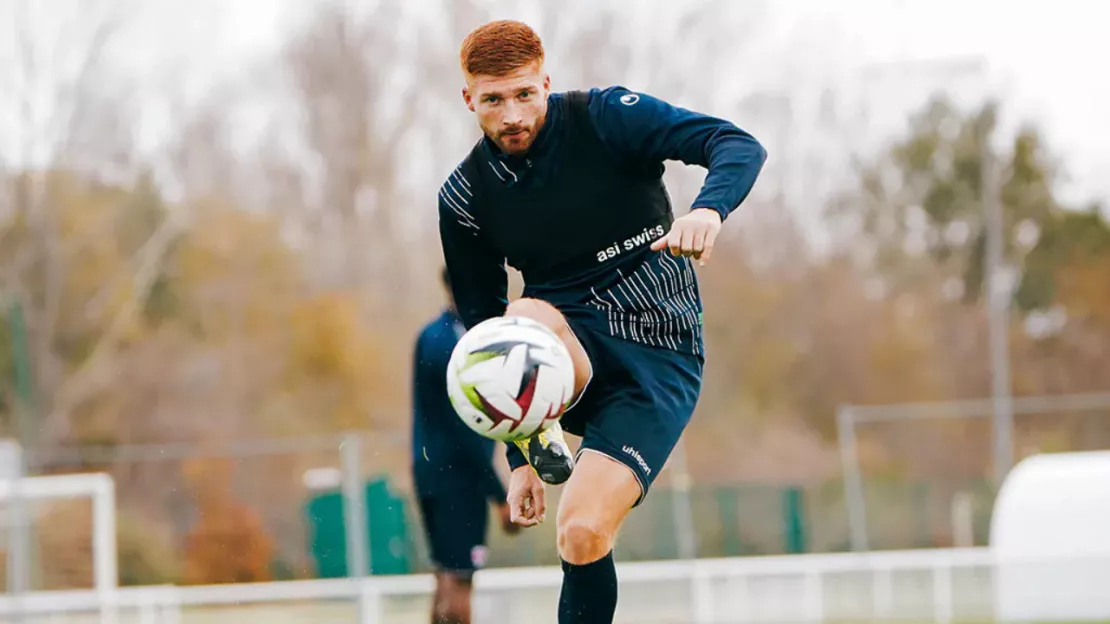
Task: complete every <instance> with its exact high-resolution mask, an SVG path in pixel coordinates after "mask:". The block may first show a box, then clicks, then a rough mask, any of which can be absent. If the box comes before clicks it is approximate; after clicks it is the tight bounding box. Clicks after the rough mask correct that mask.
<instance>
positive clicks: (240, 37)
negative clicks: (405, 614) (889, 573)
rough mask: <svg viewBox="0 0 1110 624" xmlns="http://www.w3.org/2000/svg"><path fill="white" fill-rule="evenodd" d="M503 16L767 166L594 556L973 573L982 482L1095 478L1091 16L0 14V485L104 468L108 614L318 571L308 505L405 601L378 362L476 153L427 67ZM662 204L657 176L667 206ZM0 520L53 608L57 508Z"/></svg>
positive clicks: (406, 349)
mask: <svg viewBox="0 0 1110 624" xmlns="http://www.w3.org/2000/svg"><path fill="white" fill-rule="evenodd" d="M504 17H512V18H519V19H524V20H526V21H528V22H529V23H531V24H532V25H533V26H534V27H536V28H537V30H538V31H539V32H540V34H541V36H542V37H543V38H544V41H545V45H546V48H547V58H548V69H549V71H550V73H551V75H552V79H553V88H555V89H556V90H565V89H573V88H588V87H591V86H608V85H611V84H621V85H624V86H626V87H629V88H632V89H635V90H641V91H645V92H648V93H651V94H653V95H656V96H659V97H662V98H664V99H667V100H669V101H671V102H672V103H675V104H678V105H681V106H684V107H687V108H692V109H696V110H699V111H703V112H707V113H711V114H714V115H717V116H721V117H725V118H727V119H730V120H732V121H734V122H735V123H737V125H739V126H741V127H742V128H744V129H745V130H748V131H750V132H751V133H752V134H754V135H755V136H756V137H757V138H758V139H759V140H760V141H761V142H762V143H763V144H764V145H765V146H766V147H767V149H768V151H769V154H770V158H769V161H768V163H767V165H766V167H765V169H764V172H763V175H762V177H761V178H760V180H759V182H758V183H757V186H756V189H755V191H754V192H753V194H752V196H751V197H750V199H749V200H748V201H747V202H746V203H745V204H744V205H743V206H742V208H741V209H740V210H738V211H737V212H736V213H735V215H734V216H733V217H731V218H730V219H729V221H728V222H727V223H726V225H725V228H724V230H723V232H722V235H721V236H722V240H723V241H724V244H721V245H718V248H717V250H716V252H715V254H714V262H713V264H712V265H711V266H708V267H705V268H703V269H700V270H699V278H700V280H701V283H702V290H703V293H704V299H705V304H706V313H705V322H706V333H705V336H706V341H707V344H708V365H707V369H706V375H707V379H706V386H705V390H704V393H703V395H702V400H701V403H700V405H699V408H698V411H697V413H696V415H695V417H694V420H693V422H692V424H691V425H690V428H689V429H688V431H687V433H686V435H685V438H684V444H683V446H682V447H681V448H680V449H679V452H677V453H676V455H675V457H673V458H672V461H671V463H670V464H669V465H668V467H667V469H666V470H665V471H664V474H663V476H662V477H661V479H660V482H659V485H657V486H656V488H655V489H654V490H653V492H652V496H651V497H650V498H649V499H648V502H647V503H645V505H644V507H643V508H642V509H641V510H639V511H638V512H637V513H636V514H634V518H633V519H632V520H631V521H630V523H629V525H628V527H627V529H626V531H625V533H624V534H623V535H622V537H621V540H620V543H619V546H618V556H619V557H620V558H621V559H622V560H623V561H638V560H665V559H679V558H692V557H699V558H708V557H731V556H748V555H776V554H802V553H833V552H843V551H849V550H852V549H855V550H868V549H881V550H900V549H925V548H947V547H954V546H959V547H977V546H985V545H986V544H987V541H988V532H989V524H990V519H991V508H992V504H993V501H994V496H995V494H996V492H997V486H998V482H999V478H1000V476H1001V475H1004V474H1005V471H1006V470H1008V468H1009V467H1010V466H1012V465H1013V463H1015V462H1017V461H1019V460H1020V459H1021V458H1023V457H1025V456H1028V455H1030V454H1034V453H1039V452H1054V451H1070V450H1091V449H1106V448H1108V447H1110V395H1102V394H1099V393H1101V392H1110V357H1108V356H1107V355H1106V354H1105V353H1104V352H1103V350H1102V349H1103V348H1104V347H1105V346H1106V345H1107V343H1108V340H1110V221H1108V217H1110V212H1108V208H1107V206H1110V175H1107V172H1108V171H1110V114H1107V111H1108V110H1110V81H1107V80H1106V79H1105V77H1104V75H1105V68H1104V67H1103V64H1104V63H1103V62H1104V60H1105V59H1106V58H1110V42H1108V40H1107V39H1106V37H1105V36H1104V33H1103V32H1102V30H1101V29H1102V28H1103V27H1102V24H1105V22H1106V19H1107V18H1108V17H1110V14H1108V9H1107V8H1106V7H1104V6H1102V5H1100V4H1098V3H1090V2H1084V1H1082V0H1058V1H1056V2H1053V3H1052V4H1051V6H1050V7H1049V6H1047V5H1045V4H1044V3H1034V2H1006V3H1003V2H1000V1H999V2H995V1H988V0H982V1H974V2H967V1H963V2H956V1H949V0H943V1H938V0H933V1H930V2H925V1H918V0H897V1H895V0H884V1H880V0H851V1H845V2H840V3H835V4H830V3H823V2H816V1H810V0H790V1H788V2H770V1H763V0H745V1H743V2H740V1H728V0H685V1H683V2H667V3H664V2H658V1H654V0H638V1H635V2H630V1H620V2H618V1H616V0H611V1H604V0H591V1H589V2H587V1H586V0H565V1H563V2H559V3H553V2H540V1H539V0H534V1H518V2H507V1H492V0H489V1H482V0H442V1H437V0H419V1H412V2H405V3H402V2H399V1H396V2H395V1H392V0H389V1H371V0H366V1H355V0H347V1H346V2H344V1H339V0H337V1H325V0H319V1H314V2H303V1H302V2H292V1H291V0H237V1H236V2H217V1H216V0H193V1H192V2H181V1H172V0H145V1H143V2H139V1H138V0H51V1H50V2H43V1H36V0H0V25H2V26H0V28H2V29H3V30H2V31H0V32H2V34H0V41H2V42H3V44H2V45H0V68H2V69H0V84H2V85H3V86H2V88H0V304H2V311H3V315H2V318H3V321H4V322H3V323H0V424H2V427H3V435H4V436H5V437H6V438H8V439H9V441H13V442H17V443H18V446H11V445H9V446H7V447H4V449H7V450H6V451H5V452H4V453H3V454H2V457H0V458H2V459H3V460H4V461H3V462H0V464H2V466H3V469H4V470H5V471H6V476H7V477H8V478H11V475H14V474H18V473H20V472H21V471H22V472H23V473H24V474H31V475H35V476H43V475H59V474H73V473H87V472H101V473H107V474H108V475H110V476H111V479H112V481H113V482H114V487H115V501H114V508H115V511H116V522H115V524H116V528H115V537H116V540H117V546H116V549H117V552H118V577H119V583H120V584H121V585H167V584H173V585H201V584H204V585H208V584H220V583H235V582H262V581H276V580H292V579H319V578H330V577H340V576H345V575H347V574H348V573H350V572H351V568H350V564H351V562H350V561H349V558H350V557H349V555H348V550H347V547H346V536H345V533H344V526H346V525H345V522H346V521H345V519H344V513H345V512H344V508H343V504H342V486H343V483H344V480H343V479H344V477H345V476H346V477H348V480H347V482H346V483H347V486H348V490H347V493H348V494H350V493H351V492H357V491H364V492H365V496H366V498H365V506H364V511H365V516H366V518H365V521H366V522H368V523H369V526H370V530H369V532H368V538H367V539H368V544H367V549H368V552H369V556H368V561H367V562H366V568H367V571H368V572H370V573H372V574H384V575H391V574H410V573H420V572H426V571H428V569H429V568H428V563H427V558H426V555H425V546H424V544H423V538H422V536H421V533H420V525H419V522H418V516H417V515H416V509H415V506H414V504H413V501H412V498H411V483H410V477H409V462H410V457H409V428H410V405H411V396H410V394H411V386H410V383H411V380H410V370H411V366H412V351H413V346H414V340H415V337H416V335H417V332H418V331H419V329H420V327H421V326H422V325H423V324H424V323H426V322H427V321H429V320H430V319H432V318H433V317H434V316H435V315H437V314H438V313H439V311H440V309H441V306H442V305H443V303H444V293H443V291H442V288H441V286H440V283H439V281H438V271H439V269H440V267H441V254H440V250H439V243H438V233H437V229H436V203H435V202H436V200H435V194H436V191H437V189H438V187H439V185H440V183H441V182H442V180H443V179H444V178H445V176H446V175H447V174H448V173H449V172H450V171H451V170H452V169H453V168H454V166H455V165H456V164H457V163H458V161H459V160H460V159H461V158H462V157H463V156H464V155H465V153H466V150H467V149H468V148H469V146H470V145H471V144H472V143H473V142H474V141H475V140H476V139H477V138H478V136H479V130H478V128H477V124H476V121H475V120H474V119H473V116H472V115H471V114H470V113H469V112H468V111H467V110H466V109H465V107H464V106H463V104H462V101H461V96H460V93H459V91H460V88H461V84H462V83H461V77H460V74H459V70H458V66H457V63H458V61H457V59H458V56H457V54H458V46H459V44H460V42H461V40H462V38H463V37H464V36H465V34H466V33H467V32H469V30H471V29H472V28H474V27H475V26H477V25H479V24H481V23H483V22H484V21H487V20H489V19H494V18H504ZM703 177H704V172H703V171H702V170H700V169H695V168H686V167H684V166H682V165H681V164H680V163H672V166H670V167H669V168H668V172H667V181H668V184H669V188H670V190H671V193H672V197H673V199H674V201H675V205H676V209H677V210H678V211H679V213H681V212H684V211H685V210H686V209H687V207H688V205H689V202H690V201H691V200H692V199H693V197H694V196H695V195H696V193H697V191H698V188H699V185H700V183H701V181H702V179H703ZM514 280H516V276H514ZM514 283H516V284H517V285H519V284H518V282H514ZM1011 397H1027V398H1028V397H1048V398H1037V399H1036V400H1034V401H1033V402H1026V403H1021V402H1020V401H1019V402H1018V403H1015V402H1014V401H1012V400H1011ZM1061 397H1063V398H1061ZM1067 397H1071V398H1067ZM1077 397H1078V398H1077ZM957 401H964V402H962V403H953V402H957ZM967 401H972V402H970V403H968V402H967ZM906 403H914V404H919V403H924V404H926V405H924V406H922V407H917V408H914V409H912V410H909V411H907V410H905V409H904V408H903V407H898V405H901V404H906ZM865 405H866V406H876V405H881V406H891V407H883V408H868V411H866V412H863V411H853V409H854V407H853V406H865ZM838 414H839V417H838ZM838 418H839V420H838ZM13 448H22V449H23V451H24V452H23V453H22V454H19V453H18V452H9V451H11V449H13ZM497 452H498V454H500V450H498V451H497ZM498 463H499V466H500V465H502V464H503V461H500V460H499V462H498ZM502 467H503V466H502ZM352 471H354V472H353V473H352ZM352 474H353V475H354V477H355V479H354V480H352V478H351V475H352ZM351 484H354V485H353V486H352V485H351ZM351 487H353V488H354V489H350V488H351ZM12 509H14V508H12V507H11V505H7V506H6V507H5V510H6V511H5V516H4V519H5V527H6V533H5V535H7V536H8V537H6V538H5V544H3V545H0V549H2V553H3V557H4V558H5V560H7V561H8V562H9V563H8V565H7V567H6V568H5V581H6V583H7V586H8V587H9V589H11V588H12V587H13V586H16V587H21V588H22V589H24V590H27V589H31V590H69V589H82V588H89V587H91V586H92V585H93V576H94V557H93V554H92V552H91V548H92V547H91V544H92V537H93V533H94V530H95V529H94V525H95V524H96V523H95V522H94V517H93V516H94V513H93V506H92V505H91V504H90V502H89V501H88V500H87V499H84V498H81V497H80V496H68V497H62V498H59V499H58V500H54V501H38V500H35V501H33V502H31V503H29V504H28V507H27V508H26V509H25V510H24V511H23V512H17V511H12ZM19 513H25V514H28V515H27V516H26V518H28V519H29V522H26V526H27V530H24V531H19V532H17V533H18V535H16V536H14V537H13V536H12V530H11V527H13V526H15V527H19V526H22V525H21V524H20V523H19V522H18V521H16V520H14V519H17V518H19V517H20V516H19ZM553 530H554V529H553V527H551V526H547V527H541V528H539V529H536V530H530V531H527V532H525V534H524V535H521V536H519V537H513V538H509V537H505V536H503V535H501V534H499V533H498V531H497V530H496V529H491V540H492V542H491V544H492V552H491V556H490V565H491V566H492V567H495V568H496V567H505V566H537V565H550V564H554V563H557V556H556V553H555V549H554V547H553V544H554V533H553ZM13 549H16V550H15V551H13ZM16 555H18V556H19V557H20V558H21V559H20V561H21V562H24V563H21V564H20V565H19V566H13V564H11V560H12V558H13V557H14V556H16ZM14 573H18V574H20V575H21V580H18V582H17V579H14V578H12V574H14ZM13 584H14V585H13ZM314 621H322V620H314ZM336 621H349V620H336ZM398 621H401V620H398Z"/></svg>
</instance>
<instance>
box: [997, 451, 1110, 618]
mask: <svg viewBox="0 0 1110 624" xmlns="http://www.w3.org/2000/svg"><path fill="white" fill-rule="evenodd" d="M990 541H991V549H992V550H993V552H994V555H995V557H996V560H997V563H998V567H997V572H996V574H995V618H996V620H998V621H1002V622H1006V621H1010V622H1016V621H1057V622H1059V621H1084V620H1102V621H1106V620H1108V619H1110V451H1098V452H1083V453H1053V454H1044V455H1035V456H1032V457H1029V458H1027V459H1025V460H1023V461H1022V462H1020V463H1019V464H1018V465H1017V466H1015V467H1014V469H1013V470H1011V471H1010V474H1009V475H1008V476H1007V477H1006V480H1005V481H1004V482H1003V484H1002V488H1001V489H1000V491H999V494H998V498H997V500H996V501H995V505H994V513H993V514H992V517H991V536H990Z"/></svg>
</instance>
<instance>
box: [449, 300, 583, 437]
mask: <svg viewBox="0 0 1110 624" xmlns="http://www.w3.org/2000/svg"><path fill="white" fill-rule="evenodd" d="M447 393H448V395H449V396H450V398H451V404H452V405H453V406H454V407H455V411H456V412H458V414H459V417H460V418H462V420H463V422H465V423H466V424H467V425H468V426H469V427H470V428H471V429H473V430H474V431H476V432H478V433H480V434H482V435H483V436H485V437H487V438H492V439H494V440H500V441H502V442H511V441H513V440H523V439H525V438H528V437H531V436H532V435H534V434H536V433H539V432H541V431H544V430H545V429H547V428H548V427H550V426H551V424H552V423H554V422H556V421H557V420H559V418H561V417H562V416H563V412H564V411H566V409H567V407H568V406H569V404H570V400H571V398H572V396H573V394H574V364H573V362H572V361H571V359H570V352H568V351H567V348H566V346H565V345H564V344H563V341H562V340H560V339H559V337H558V336H557V335H555V332H553V331H551V330H550V329H548V328H547V327H546V326H545V325H543V324H541V323H539V322H538V321H534V320H532V319H529V318H524V317H518V316H499V317H495V318H491V319H488V320H486V321H483V322H481V323H479V324H477V325H475V326H474V327H473V328H471V329H470V331H468V332H467V333H466V334H464V335H463V337H462V338H461V339H460V340H459V342H458V344H456V345H455V349H454V351H453V352H452V353H451V361H450V362H449V363H448V365H447Z"/></svg>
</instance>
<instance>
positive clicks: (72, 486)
mask: <svg viewBox="0 0 1110 624" xmlns="http://www.w3.org/2000/svg"><path fill="white" fill-rule="evenodd" d="M115 498H116V488H115V482H114V481H113V480H112V477H111V476H109V475H108V474H105V473H76V474H59V475H49V476H40V477H23V478H21V479H0V504H3V505H4V506H5V507H9V506H11V505H12V504H13V502H22V503H29V502H41V501H49V500H73V499H89V500H90V502H91V503H92V556H93V590H94V591H95V592H96V594H97V598H98V599H99V601H100V603H101V605H106V604H109V603H110V601H111V599H112V598H113V597H114V595H115V591H116V589H117V588H118V586H119V574H118V568H117V566H118V559H117V557H118V554H117V550H116V500H115ZM23 516H24V517H23V518H22V520H23V521H29V520H28V516H27V515H26V514H23ZM14 528H15V527H9V530H13V529H14ZM13 599H18V596H12V595H11V594H8V595H5V596H3V597H2V600H0V611H4V612H10V611H11V610H12V609H18V606H17V604H15V603H14V602H13Z"/></svg>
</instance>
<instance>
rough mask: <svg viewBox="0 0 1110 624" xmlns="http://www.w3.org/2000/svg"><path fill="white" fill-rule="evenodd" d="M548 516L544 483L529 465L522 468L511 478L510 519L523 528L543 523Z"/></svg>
mask: <svg viewBox="0 0 1110 624" xmlns="http://www.w3.org/2000/svg"><path fill="white" fill-rule="evenodd" d="M546 514H547V504H546V503H545V502H544V490H543V481H541V480H540V476H539V475H538V474H536V471H535V470H533V469H532V467H531V466H529V465H524V466H521V467H520V468H517V469H516V470H514V471H513V473H512V475H510V476H509V519H510V521H512V522H515V523H516V524H519V525H520V526H523V527H530V526H535V525H537V524H539V523H541V522H543V519H544V516H545V515H546Z"/></svg>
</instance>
